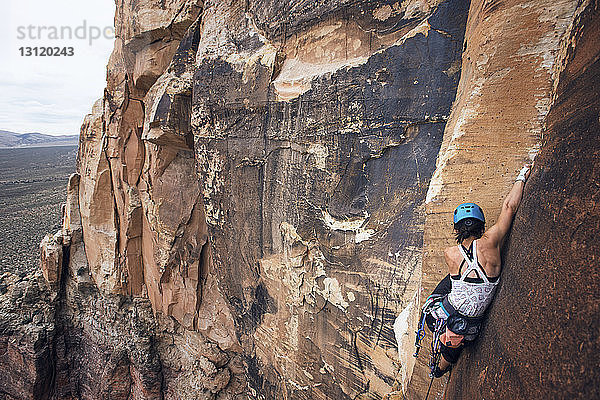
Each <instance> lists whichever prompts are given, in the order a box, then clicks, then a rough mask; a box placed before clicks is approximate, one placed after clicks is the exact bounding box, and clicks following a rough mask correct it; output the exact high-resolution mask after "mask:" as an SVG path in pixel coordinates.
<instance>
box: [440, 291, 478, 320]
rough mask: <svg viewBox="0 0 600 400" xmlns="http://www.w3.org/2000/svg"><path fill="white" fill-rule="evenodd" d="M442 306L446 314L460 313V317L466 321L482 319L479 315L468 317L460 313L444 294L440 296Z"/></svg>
mask: <svg viewBox="0 0 600 400" xmlns="http://www.w3.org/2000/svg"><path fill="white" fill-rule="evenodd" d="M442 307H444V310H446V312H447V313H448V315H455V314H458V315H460V316H461V317H462V318H464V319H466V320H467V321H469V323H479V322H481V321H482V320H483V316H480V317H469V316H466V315H463V314H461V313H460V312H459V311H458V310H457V309H456V308H454V306H453V305H452V304H451V303H450V301H449V300H448V296H444V297H443V298H442Z"/></svg>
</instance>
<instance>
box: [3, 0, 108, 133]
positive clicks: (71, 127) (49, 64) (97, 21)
mask: <svg viewBox="0 0 600 400" xmlns="http://www.w3.org/2000/svg"><path fill="white" fill-rule="evenodd" d="M1 7H2V8H1V9H0V11H2V12H1V13H0V54H1V57H2V61H1V62H0V93H1V94H0V130H7V131H12V132H19V133H25V132H40V133H45V134H50V135H65V134H68V135H75V134H79V127H80V125H81V123H82V121H83V117H84V116H85V115H86V114H88V113H89V112H90V111H91V108H92V105H93V103H94V101H95V100H96V99H98V98H100V97H102V93H103V90H104V86H105V82H106V64H107V62H108V57H109V56H110V53H111V51H112V47H113V39H112V38H110V39H107V38H105V37H104V36H103V35H101V37H100V38H99V39H96V40H93V41H92V44H91V45H90V44H89V39H90V27H92V26H93V27H98V28H99V29H104V28H106V27H110V28H112V26H113V25H114V23H113V18H114V12H115V11H114V10H115V4H114V0H2V6H1ZM84 21H85V23H86V29H85V30H84V29H83V27H82V26H83V24H84ZM30 25H33V26H34V29H33V31H32V33H33V35H31V36H34V37H35V38H30V34H29V30H28V29H29V28H28V27H29V26H30ZM42 26H45V27H56V28H58V34H59V35H60V28H61V27H62V26H68V27H71V29H72V30H73V35H74V36H75V35H76V34H77V35H78V36H80V37H81V36H84V35H85V39H77V38H75V37H73V38H71V39H69V38H68V37H65V38H64V39H53V38H51V37H49V35H50V33H51V32H50V29H51V28H48V29H44V28H42V29H43V30H42V31H41V34H42V36H43V37H44V38H43V39H37V36H38V27H42ZM19 27H24V28H21V32H22V33H25V35H24V36H25V38H19V31H18V29H19ZM77 27H82V28H80V29H79V31H77V30H76V28H77ZM108 31H109V32H107V33H109V34H111V33H112V32H110V31H111V29H109V30H108ZM84 32H85V33H84ZM63 33H64V35H65V36H66V35H68V31H67V30H63ZM21 36H23V35H21ZM22 46H23V47H26V46H30V47H35V46H37V47H41V46H53V47H55V46H58V47H65V46H67V47H69V46H71V47H73V48H74V53H75V54H74V56H72V57H65V56H60V57H39V56H38V57H34V56H30V57H24V56H21V53H20V51H19V48H20V47H22Z"/></svg>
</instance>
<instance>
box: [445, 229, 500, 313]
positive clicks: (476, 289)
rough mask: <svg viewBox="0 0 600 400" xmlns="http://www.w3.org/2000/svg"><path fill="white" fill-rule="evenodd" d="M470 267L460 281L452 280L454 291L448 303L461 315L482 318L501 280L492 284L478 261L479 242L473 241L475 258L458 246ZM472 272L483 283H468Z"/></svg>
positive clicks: (449, 296) (451, 292)
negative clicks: (468, 277)
mask: <svg viewBox="0 0 600 400" xmlns="http://www.w3.org/2000/svg"><path fill="white" fill-rule="evenodd" d="M458 248H459V250H460V252H461V253H462V256H463V258H464V259H465V261H466V263H467V265H468V267H467V268H466V269H465V270H464V272H463V273H462V274H461V276H460V278H459V279H451V281H452V290H451V291H450V294H448V301H449V302H450V304H452V306H453V307H454V308H455V309H456V310H457V311H458V312H460V313H461V314H463V315H465V316H467V317H480V316H481V315H483V313H484V312H485V310H486V308H487V307H488V306H489V305H490V303H491V302H492V299H493V298H494V294H495V293H496V287H497V285H498V282H499V281H500V279H498V280H496V281H495V282H490V281H489V279H488V277H487V276H486V274H485V271H483V269H482V268H481V267H480V266H479V262H478V261H477V241H476V240H474V241H473V257H472V258H471V257H469V256H468V255H467V253H466V252H465V250H464V249H463V247H462V246H461V245H459V246H458ZM471 271H475V272H476V273H477V275H479V277H480V278H481V280H482V282H478V283H475V282H467V281H465V278H466V277H467V275H469V273H470V272H471Z"/></svg>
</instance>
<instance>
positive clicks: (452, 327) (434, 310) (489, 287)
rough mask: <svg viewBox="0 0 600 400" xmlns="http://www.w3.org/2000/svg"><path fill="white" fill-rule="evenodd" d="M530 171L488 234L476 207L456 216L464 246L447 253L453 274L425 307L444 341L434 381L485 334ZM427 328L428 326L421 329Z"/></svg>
mask: <svg viewBox="0 0 600 400" xmlns="http://www.w3.org/2000/svg"><path fill="white" fill-rule="evenodd" d="M530 168H531V166H530V165H525V166H524V167H523V169H522V170H521V172H520V173H519V175H518V176H517V179H516V182H515V184H514V185H513V188H512V189H511V191H510V193H509V194H508V196H507V197H506V199H505V200H504V204H503V205H502V211H501V212H500V217H499V218H498V221H497V222H496V224H495V225H494V226H492V227H491V228H490V229H488V230H487V231H485V217H484V215H483V211H482V210H481V208H480V207H479V206H478V205H477V204H475V203H464V204H461V205H459V206H458V207H457V208H456V210H454V234H455V236H456V241H457V243H458V246H453V247H449V248H447V249H445V250H444V257H445V260H446V264H447V265H448V272H449V274H448V275H447V276H446V277H445V278H444V279H443V280H442V281H441V282H440V283H439V284H438V285H437V287H436V288H435V290H434V291H433V293H432V295H431V296H430V297H429V298H428V301H427V302H426V306H425V307H424V310H425V309H426V310H425V311H424V316H425V322H426V323H427V326H428V327H429V329H430V330H431V331H432V332H434V334H436V333H437V335H434V337H439V347H438V349H439V353H441V357H439V364H437V363H435V364H437V365H434V366H432V375H433V376H434V377H437V378H439V377H441V376H442V375H444V374H445V373H446V372H447V371H448V370H450V369H451V366H452V365H453V364H454V363H456V362H457V360H458V357H459V355H460V353H461V352H462V350H463V348H464V346H465V345H466V344H469V343H470V342H472V341H473V340H475V338H476V337H477V335H478V334H479V331H480V327H481V322H482V319H483V315H484V313H485V312H486V310H487V308H488V306H489V304H490V303H491V301H492V299H493V297H494V294H495V292H496V287H497V285H498V283H499V279H500V272H501V269H502V264H501V258H500V251H501V249H502V245H503V243H504V239H505V238H506V235H507V233H508V232H509V230H510V226H511V224H512V221H513V218H514V216H515V213H516V211H517V208H518V207H519V204H520V203H521V197H522V195H523V187H524V185H525V181H526V180H527V178H528V177H529V173H530ZM421 325H422V324H421Z"/></svg>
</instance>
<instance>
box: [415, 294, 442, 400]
mask: <svg viewBox="0 0 600 400" xmlns="http://www.w3.org/2000/svg"><path fill="white" fill-rule="evenodd" d="M443 297H444V296H436V295H431V296H429V297H428V298H427V300H425V304H423V308H422V309H421V317H420V318H419V324H418V325H417V330H416V331H415V333H416V337H415V353H414V354H413V357H415V358H417V357H419V351H420V350H421V347H422V345H421V342H422V341H423V339H424V338H425V334H426V332H425V324H426V322H425V319H426V318H427V315H429V314H431V313H432V311H433V310H435V309H436V308H437V307H439V304H440V302H441V300H442V298H443ZM445 328H446V321H445V320H442V319H436V321H435V326H434V330H433V339H432V340H431V353H430V356H429V364H428V366H429V376H430V377H431V382H429V387H428V388H427V395H426V396H425V400H427V399H428V398H429V392H430V391H431V386H432V385H433V380H434V379H435V375H434V372H435V370H436V368H438V367H439V364H440V360H441V357H442V352H441V346H440V336H441V335H442V333H443V332H444V330H445Z"/></svg>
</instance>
